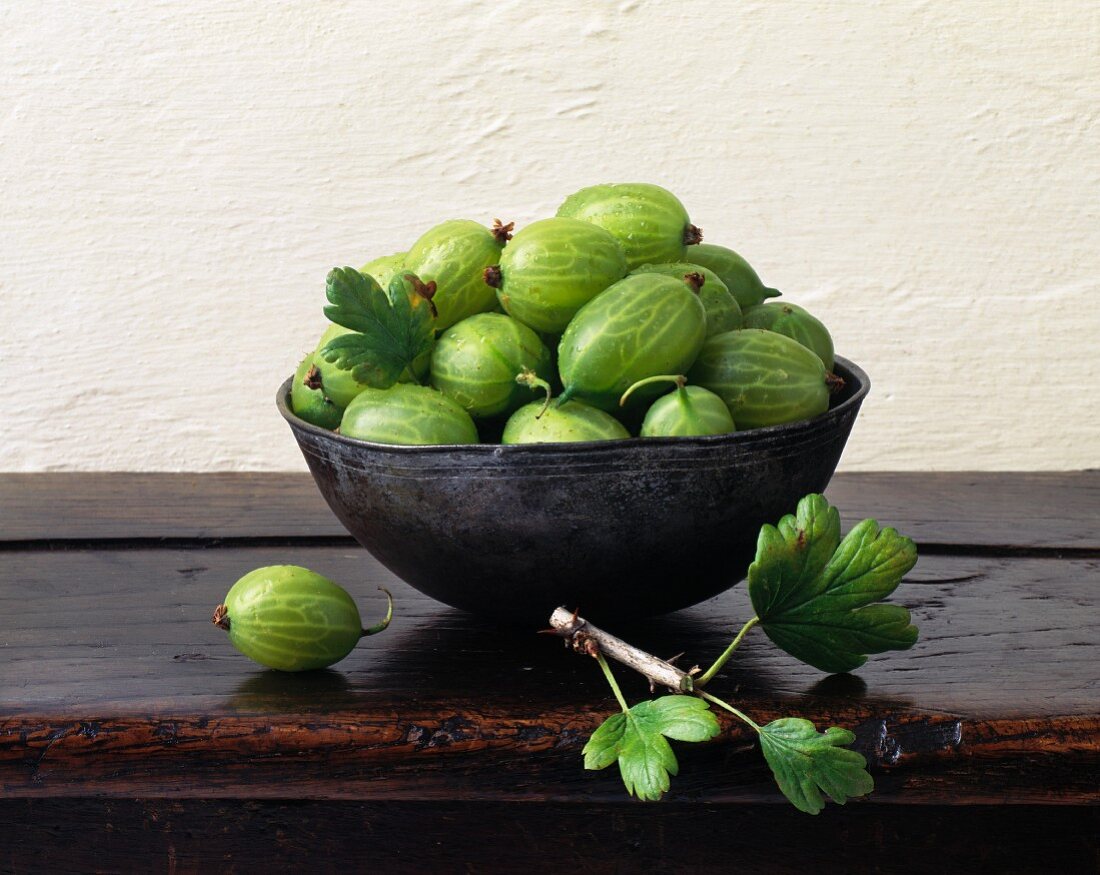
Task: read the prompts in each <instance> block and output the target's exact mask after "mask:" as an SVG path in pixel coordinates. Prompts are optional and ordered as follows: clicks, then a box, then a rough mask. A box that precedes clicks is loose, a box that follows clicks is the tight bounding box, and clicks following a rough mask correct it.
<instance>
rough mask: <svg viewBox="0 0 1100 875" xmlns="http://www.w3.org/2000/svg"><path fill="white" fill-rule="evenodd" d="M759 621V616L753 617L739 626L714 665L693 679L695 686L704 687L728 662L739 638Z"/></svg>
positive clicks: (739, 640)
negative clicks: (739, 629) (738, 630)
mask: <svg viewBox="0 0 1100 875" xmlns="http://www.w3.org/2000/svg"><path fill="white" fill-rule="evenodd" d="M759 622H760V618H759V617H753V618H752V619H751V620H749V621H748V622H747V623H746V624H745V625H744V626H742V627H741V631H740V632H738V633H737V636H736V637H735V638H734V639H733V641H731V642H730V646H729V647H727V648H726V649H725V650H724V651H723V652H722V655H721V656H719V657H718V658H717V659H716V660H714V665H712V666H711V667H710V668H708V669H707V670H706V671H705V672H703V673H702V674H701V675H700V676H699V677H698V678H696V680H695V686H696V687H704V686H706V685H707V682H708V681H709V680H710V679H711V678H713V677H714V676H715V675H716V674H718V672H720V671H721V670H722V666H723V665H725V664H726V663H727V662H729V658H730V657H731V656H733V651H735V650H736V649H737V645H738V644H740V643H741V639H742V638H744V637H745V633H746V632H748V631H749V629H751V628H752V627H753V626H755V625H756V624H757V623H759Z"/></svg>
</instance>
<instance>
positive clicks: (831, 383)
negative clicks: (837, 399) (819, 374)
mask: <svg viewBox="0 0 1100 875" xmlns="http://www.w3.org/2000/svg"><path fill="white" fill-rule="evenodd" d="M825 385H826V386H828V388H829V394H830V395H835V394H836V393H837V392H839V391H840V390H841V389H843V388H844V378H843V377H838V376H837V375H836V374H834V373H833V372H832V371H826V372H825Z"/></svg>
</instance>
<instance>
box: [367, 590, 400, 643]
mask: <svg viewBox="0 0 1100 875" xmlns="http://www.w3.org/2000/svg"><path fill="white" fill-rule="evenodd" d="M378 588H379V589H380V590H381V591H382V592H384V593H385V594H386V602H387V605H386V616H384V617H383V618H382V619H381V621H380V622H378V623H376V624H375V625H373V626H371V627H370V628H369V629H364V630H363V632H362V634H360V636H359V637H360V638H366V637H367V636H368V635H377V634H378V633H379V632H381V631H382V630H383V629H385V628H386V627H387V626H388V625H389V624H390V620H392V619H393V596H392V595H390V591H389V590H388V589H386V588H385V587H384V586H380V587H378Z"/></svg>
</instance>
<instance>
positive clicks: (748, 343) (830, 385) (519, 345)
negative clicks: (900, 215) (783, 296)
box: [291, 183, 842, 445]
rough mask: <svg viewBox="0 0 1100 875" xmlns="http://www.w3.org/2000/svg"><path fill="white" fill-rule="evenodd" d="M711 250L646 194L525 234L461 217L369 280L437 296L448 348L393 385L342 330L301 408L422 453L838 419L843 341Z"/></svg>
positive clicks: (357, 434)
mask: <svg viewBox="0 0 1100 875" xmlns="http://www.w3.org/2000/svg"><path fill="white" fill-rule="evenodd" d="M701 240H702V232H701V231H700V230H699V229H698V228H697V227H696V226H695V225H693V224H692V223H691V220H690V219H689V218H688V214H687V211H686V210H685V209H684V206H683V204H681V203H680V201H679V200H678V199H677V198H676V197H675V196H674V195H673V194H672V193H671V192H669V191H667V190H665V189H663V188H661V187H659V186H656V185H650V184H646V183H623V184H614V185H595V186H591V187H589V188H584V189H581V190H580V191H578V192H577V193H576V194H573V195H570V196H569V197H568V198H566V199H565V201H564V202H563V203H562V205H561V206H560V207H559V209H558V212H557V215H556V216H554V217H553V218H549V219H542V220H540V221H537V222H534V223H532V224H530V225H528V226H526V227H524V228H521V229H520V230H519V231H517V232H516V233H515V234H513V233H512V226H511V225H504V224H502V223H501V222H499V221H497V222H496V223H495V224H494V225H493V226H492V227H486V226H483V225H480V224H478V223H477V222H473V221H468V220H452V221H447V222H443V223H442V224H440V225H437V226H435V227H434V228H431V229H430V230H428V231H427V232H425V233H424V234H423V235H422V236H421V237H420V238H419V239H418V240H416V241H415V242H414V243H413V244H412V246H411V247H410V248H409V249H408V251H406V252H398V253H395V254H393V255H388V256H384V257H382V258H376V259H374V260H373V261H370V262H368V263H367V264H365V265H364V266H363V267H362V268H360V269H359V271H358V273H357V274H355V275H356V277H357V278H358V277H359V275H360V274H361V275H362V276H363V277H365V278H368V279H369V280H370V281H371V283H372V288H380V289H385V288H387V287H388V286H390V284H391V283H392V282H393V281H394V278H395V277H404V278H405V279H406V280H407V281H408V282H414V283H415V285H416V287H417V288H421V289H430V290H431V298H430V300H431V307H432V313H433V320H434V321H433V325H434V342H432V343H430V348H426V349H425V350H424V351H423V352H422V353H420V354H419V355H417V356H416V357H415V358H414V357H412V356H410V357H409V359H408V360H407V362H408V364H407V367H405V368H404V371H403V372H402V373H401V376H400V377H399V378H398V380H397V382H395V383H393V384H392V385H384V386H380V385H376V384H372V383H371V382H370V381H364V380H360V379H359V376H360V374H361V373H364V372H360V371H356V369H355V368H354V367H342V366H341V364H343V363H344V361H345V360H343V359H341V358H340V356H339V355H338V353H337V351H336V350H335V349H334V348H333V347H331V346H329V344H330V343H332V342H333V341H334V340H335V339H337V338H339V337H341V336H343V335H347V334H348V333H349V332H351V331H352V329H350V328H348V327H345V326H342V325H337V324H333V325H330V326H329V327H328V329H327V330H326V331H325V332H324V334H322V336H321V338H320V341H319V342H318V344H317V347H316V348H315V349H314V351H313V352H311V353H310V354H309V355H307V356H306V358H305V360H304V361H302V363H301V365H300V366H299V368H298V370H297V373H296V374H295V376H294V381H293V386H292V389H291V407H292V409H293V411H294V413H295V414H296V415H297V416H298V417H299V418H301V419H304V420H306V421H307V422H310V423H312V424H313V425H316V426H320V427H322V428H326V429H332V430H337V431H339V433H340V434H343V435H346V436H348V437H352V438H359V439H362V440H368V441H374V442H378V443H389V444H421V445H424V444H466V443H478V442H481V443H504V444H524V443H547V442H563V441H600V440H616V439H622V438H628V437H631V436H632V435H637V436H640V437H654V438H660V437H665V438H668V437H693V436H706V435H719V434H727V433H729V432H733V431H744V430H747V429H754V428H762V427H766V426H772V425H779V424H783V423H788V422H794V421H797V420H802V419H808V418H810V417H813V416H817V415H819V414H821V413H823V412H825V411H826V410H827V409H828V406H829V396H830V394H831V393H832V392H834V391H836V389H837V388H838V386H839V385H841V382H842V381H840V380H839V379H838V378H837V377H836V376H834V375H833V374H832V368H833V342H832V338H831V337H830V336H829V332H828V330H827V329H826V328H825V326H824V325H823V324H822V323H821V322H820V321H819V320H818V319H816V318H815V317H814V316H812V315H811V314H810V313H808V312H807V311H806V310H804V309H802V308H801V307H797V306H795V305H793V304H788V303H786V302H785V301H784V302H778V301H769V300H768V299H770V298H775V297H777V296H778V295H779V292H777V291H776V290H775V289H771V288H768V287H766V286H765V285H764V284H763V283H762V282H761V280H760V278H759V276H757V274H756V271H754V270H753V268H752V267H751V266H750V265H749V263H748V262H747V261H745V259H744V258H742V257H741V256H740V255H738V254H737V253H736V252H734V251H733V250H732V249H727V248H725V247H723V246H715V245H712V244H709V243H702V242H701ZM374 284H376V285H374ZM395 288H396V286H395ZM403 366H404V365H403ZM395 373H396V372H395ZM375 382H377V381H375Z"/></svg>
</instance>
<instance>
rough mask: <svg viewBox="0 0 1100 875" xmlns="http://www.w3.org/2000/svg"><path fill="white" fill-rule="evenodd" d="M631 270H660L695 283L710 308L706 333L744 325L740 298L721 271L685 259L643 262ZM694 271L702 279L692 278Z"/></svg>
mask: <svg viewBox="0 0 1100 875" xmlns="http://www.w3.org/2000/svg"><path fill="white" fill-rule="evenodd" d="M632 273H660V274H664V275H665V276H672V277H676V278H678V279H685V280H688V281H689V282H691V283H693V284H694V285H696V286H697V288H698V291H699V300H700V301H702V302H703V309H704V310H706V311H707V337H713V336H714V335H715V334H722V333H724V332H726V331H733V330H734V329H736V328H740V327H741V307H740V306H739V305H738V303H737V299H736V298H734V297H733V295H731V294H730V291H729V289H727V288H726V284H725V283H724V282H722V280H721V279H720V278H719V277H718V274H716V273H715V272H714V271H713V270H711V269H710V268H708V267H703V266H702V265H700V264H689V263H688V262H686V261H673V262H669V263H667V264H643V265H642V266H641V267H638V268H635V269H634V270H633V271H632ZM692 275H696V276H698V277H701V280H693V279H691V277H692Z"/></svg>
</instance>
